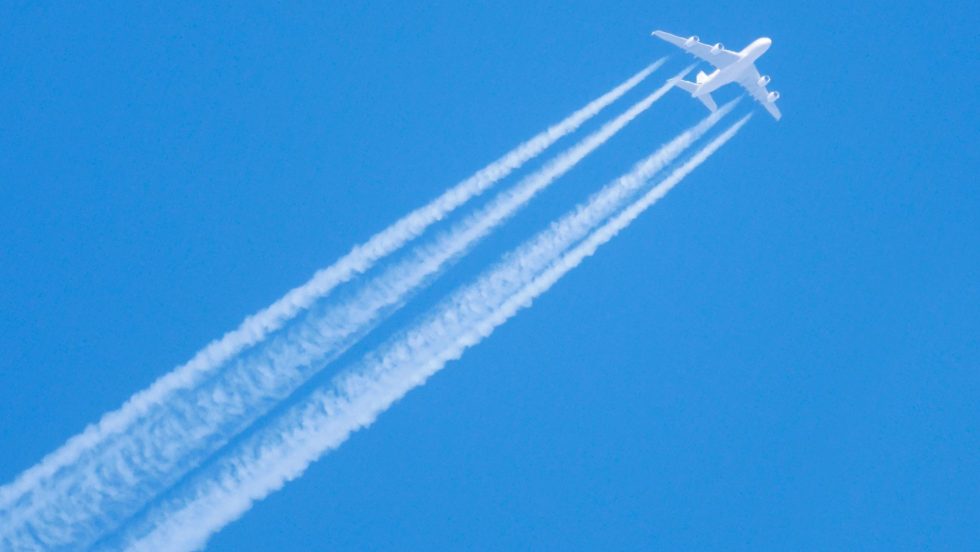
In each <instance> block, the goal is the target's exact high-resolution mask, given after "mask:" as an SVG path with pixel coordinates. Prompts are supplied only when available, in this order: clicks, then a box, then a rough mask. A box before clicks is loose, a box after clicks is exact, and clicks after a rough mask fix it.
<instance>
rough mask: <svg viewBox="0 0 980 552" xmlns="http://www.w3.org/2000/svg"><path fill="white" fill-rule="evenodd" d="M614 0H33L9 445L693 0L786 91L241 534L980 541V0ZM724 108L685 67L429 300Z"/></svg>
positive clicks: (206, 333) (222, 323)
mask: <svg viewBox="0 0 980 552" xmlns="http://www.w3.org/2000/svg"><path fill="white" fill-rule="evenodd" d="M604 4H605V3H601V2H593V3H587V2H582V3H569V2H548V3H535V4H534V5H532V6H527V5H523V3H516V2H515V3H510V4H508V3H503V2H498V3H492V4H489V3H488V4H485V5H464V4H463V3H459V4H458V5H438V4H433V5H412V6H409V5H407V3H406V5H403V6H398V5H390V4H387V3H385V4H381V3H377V4H375V5H357V6H353V5H352V6H331V5H325V4H320V3H302V4H295V5H290V6H288V7H279V8H272V7H263V6H257V5H256V6H247V5H245V4H243V3H240V4H235V5H231V4H229V5H223V6H217V5H210V6H195V5H191V4H187V5H182V6H170V5H168V6H167V7H166V8H162V7H157V6H149V5H147V6H139V5H136V4H131V3H119V4H116V5H113V4H101V5H90V6H70V7H69V6H38V5H22V6H13V5H10V6H6V7H4V8H2V10H0V46H2V47H0V63H2V66H3V69H4V71H3V73H4V75H5V76H4V77H3V78H2V79H0V128H3V129H4V131H3V132H0V182H2V189H3V194H2V201H0V282H3V285H2V286H0V350H3V351H4V354H3V355H0V448H2V454H0V480H3V481H4V482H6V481H9V480H11V479H12V478H13V477H15V476H16V475H17V474H18V473H19V472H21V471H22V470H24V469H25V468H27V467H29V466H31V465H32V464H34V463H35V462H37V461H38V460H39V459H40V458H41V457H42V456H43V455H44V454H45V453H47V452H49V451H51V450H53V449H55V448H56V447H57V446H59V445H60V444H61V443H63V442H64V441H65V440H66V439H67V438H68V437H70V436H72V435H74V434H75V433H77V432H78V431H79V430H81V429H82V427H83V425H84V424H85V423H88V422H91V421H94V420H96V419H97V418H98V417H99V415H101V414H102V413H103V412H106V411H108V410H111V409H113V408H116V407H117V406H119V405H120V404H121V403H122V402H123V401H124V400H125V399H126V398H127V397H129V396H130V395H131V394H132V393H133V392H135V391H137V390H139V389H141V388H143V387H145V386H146V385H148V384H149V383H151V382H152V381H153V380H154V379H155V378H157V377H159V376H160V375H162V374H164V373H166V372H167V371H169V370H170V369H171V368H173V367H174V366H176V365H178V364H180V363H182V362H183V361H185V360H187V359H188V358H189V357H190V356H191V355H192V354H193V353H194V352H195V351H197V350H198V349H199V348H200V347H201V346H203V345H204V344H206V343H207V342H209V341H210V340H211V339H213V338H215V337H218V336H220V335H221V334H222V333H224V332H225V331H227V330H230V329H232V328H234V327H235V326H237V325H238V323H239V322H240V321H241V319H242V318H243V317H244V316H245V315H247V314H249V313H252V312H254V311H256V310H258V309H260V308H262V307H264V306H265V305H267V304H269V303H271V302H272V301H274V300H275V299H276V298H278V297H279V296H280V295H281V294H282V293H283V292H285V291H286V290H288V289H290V288H292V287H294V286H296V285H298V284H300V283H302V282H303V281H305V280H306V279H307V278H308V277H309V276H310V275H311V274H312V273H313V272H314V271H315V270H316V269H317V268H320V267H322V266H325V265H327V264H329V263H330V262H331V261H333V260H334V259H336V258H337V257H338V256H340V255H341V254H343V253H345V252H346V251H347V250H348V249H349V248H350V247H351V246H352V245H354V244H356V243H358V242H360V241H363V240H364V239H365V238H367V237H369V236H370V235H371V234H372V233H374V232H375V231H377V230H380V229H381V228H383V227H384V226H385V225H386V224H387V223H388V222H390V221H393V220H395V219H396V218H397V217H398V216H400V215H402V214H404V213H406V212H408V211H409V210H410V209H412V208H414V207H416V206H418V205H421V204H422V203H424V202H425V201H427V200H428V199H430V198H432V197H434V196H436V195H438V193H439V192H441V191H442V190H443V189H444V188H446V187H447V186H449V185H451V184H452V183H454V182H456V181H458V180H459V179H460V178H463V177H465V176H467V175H468V174H470V173H471V172H472V171H473V170H475V169H477V168H479V167H481V166H483V165H484V164H486V163H487V162H488V161H490V160H492V159H494V158H496V157H497V156H498V155H500V154H501V153H503V152H505V151H507V150H508V149H510V148H511V147H513V146H514V145H516V144H517V143H518V142H520V141H521V140H524V139H526V138H528V137H530V136H531V135H533V134H534V133H536V132H538V131H539V130H541V129H542V128H544V127H545V126H547V125H548V124H550V123H552V122H555V121H557V120H559V119H561V118H562V117H563V116H565V115H566V114H567V113H569V112H570V111H572V110H573V109H576V108H577V107H579V106H581V105H582V104H584V103H585V102H586V101H588V100H589V99H591V98H593V97H595V96H596V95H598V94H600V93H602V92H603V91H605V90H607V89H609V88H610V87H612V86H613V85H614V84H616V83H618V82H620V81H622V80H623V79H625V78H626V77H627V76H629V75H630V74H632V73H634V72H635V71H637V70H639V69H640V68H641V67H642V66H644V65H645V64H647V63H649V62H650V61H652V60H654V59H656V58H657V57H660V56H662V55H667V54H674V52H672V51H671V49H670V48H669V47H668V46H667V45H665V44H663V43H660V42H659V41H656V40H655V39H652V38H650V37H649V36H648V35H649V32H650V31H651V30H653V29H655V28H663V29H665V30H668V31H671V32H675V33H677V34H681V35H687V34H698V35H699V36H700V37H701V38H702V39H703V40H705V41H709V42H715V41H722V42H724V43H725V45H726V46H728V47H729V48H733V49H737V48H741V47H742V46H743V45H745V44H747V43H748V42H750V41H751V40H752V39H754V38H756V37H757V36H760V35H767V36H770V37H772V38H773V41H774V44H773V47H772V49H771V50H770V51H769V52H768V53H767V54H766V56H765V57H764V58H763V59H762V60H761V61H760V69H761V70H762V71H763V72H764V73H768V74H771V75H772V76H773V83H772V88H774V89H776V90H779V91H780V92H781V93H782V96H783V98H782V100H781V101H780V105H781V108H782V110H783V114H784V118H783V120H782V121H781V122H779V123H778V124H776V123H774V122H772V121H771V120H769V118H768V117H766V116H764V114H763V113H760V115H759V116H756V117H755V119H754V120H753V121H752V122H751V123H750V124H749V125H748V126H747V127H746V129H745V130H744V131H743V132H742V133H741V134H740V135H739V136H738V137H737V138H736V139H735V140H734V141H733V142H732V143H731V144H730V145H728V146H726V147H725V148H724V149H723V150H722V151H721V152H719V153H718V154H717V155H715V156H714V157H713V158H712V159H710V160H709V161H708V162H707V163H706V164H705V165H704V166H702V167H701V168H700V169H698V170H697V172H695V173H694V174H693V175H692V176H691V177H689V178H688V179H687V180H686V181H685V182H684V183H683V184H682V185H681V187H680V188H679V189H678V190H677V191H676V192H674V193H672V194H671V195H670V196H669V197H668V198H667V199H665V200H664V201H663V202H661V203H659V204H658V205H657V206H655V207H654V208H653V209H652V210H651V211H650V212H648V213H647V214H646V215H644V216H643V217H642V218H641V219H640V220H639V221H637V222H636V223H635V224H634V225H633V226H631V227H630V228H629V229H628V230H627V231H626V232H624V233H623V234H622V235H621V236H619V237H618V238H617V239H616V240H614V241H613V242H612V243H610V244H609V245H608V246H606V247H604V248H603V249H602V250H601V251H600V252H599V254H598V255H597V256H596V257H594V258H592V259H591V260H589V261H587V262H586V263H585V264H584V265H583V266H582V267H580V268H579V269H577V270H576V271H574V272H573V273H571V274H570V275H569V276H568V277H567V278H565V279H564V280H562V281H561V282H560V283H559V284H558V285H557V286H556V287H555V288H554V289H553V290H552V291H551V292H549V293H548V294H547V295H545V296H544V297H543V298H541V299H540V300H539V301H537V302H536V303H535V305H534V307H533V308H531V309H530V310H527V311H524V312H523V313H521V314H520V315H519V316H518V317H516V318H515V319H514V320H512V321H511V322H509V323H508V324H507V325H505V326H504V327H502V328H501V329H500V330H498V331H497V332H496V333H495V334H494V335H493V336H492V338H490V339H489V340H487V341H486V342H484V343H483V344H481V345H479V346H478V347H476V348H474V349H473V350H471V351H469V352H468V353H467V354H466V355H465V356H464V358H463V359H462V360H461V361H459V362H456V363H453V364H452V365H451V366H450V367H449V369H447V370H445V371H444V372H442V373H440V374H438V375H437V376H436V377H435V378H434V379H433V380H432V381H430V382H429V383H428V384H427V385H426V386H424V387H422V388H420V389H417V390H416V391H414V392H412V393H411V394H410V395H409V396H408V397H407V398H406V399H405V400H403V401H402V402H400V403H398V404H397V405H396V406H395V407H394V408H392V410H391V411H389V412H388V413H386V414H385V415H384V416H383V417H382V418H381V420H380V421H379V422H378V423H377V424H376V425H375V426H373V427H372V428H371V429H369V430H367V431H364V432H360V433H358V434H356V435H355V436H354V437H353V438H352V439H351V440H350V442H348V443H347V444H346V445H344V446H343V447H342V448H341V449H340V450H338V451H337V452H335V453H332V454H329V455H327V456H326V457H324V458H323V459H322V460H321V461H319V462H318V463H317V464H315V465H314V466H313V467H312V468H311V469H310V470H309V471H308V472H307V474H306V475H305V476H304V477H303V478H302V479H301V480H299V481H297V482H295V483H293V484H290V485H289V486H287V487H286V488H285V489H284V490H283V491H281V492H279V493H277V494H275V495H273V496H271V497H270V498H269V499H267V500H265V501H264V502H262V503H260V504H259V505H257V506H256V507H255V508H254V509H253V510H252V511H251V512H250V513H249V514H247V515H246V516H245V517H244V518H243V519H242V520H241V521H239V522H238V523H235V524H233V525H231V526H229V527H228V528H227V529H225V530H224V531H223V532H221V533H220V534H219V535H218V536H217V537H216V538H215V539H214V540H213V541H212V543H211V549H214V550H267V549H306V550H309V549H324V550H326V549H392V548H395V549H412V548H474V549H501V548H528V547H531V548H563V549H596V548H613V549H646V548H672V549H676V548H680V549H692V548H752V549H758V548H779V549H786V548H791V549H796V548H805V549H840V548H872V549H895V548H916V549H919V548H925V547H935V548H945V549H966V548H968V547H969V546H970V545H971V544H972V545H975V543H976V542H977V541H978V539H980V534H978V533H980V531H978V530H977V529H976V527H978V526H980V505H978V502H977V499H976V495H977V491H978V489H980V476H978V475H977V474H978V473H980V465H978V462H977V459H976V451H977V449H978V445H980V442H978V441H980V439H978V435H980V433H978V431H980V428H978V422H980V414H978V412H980V411H978V409H977V400H976V397H977V396H978V392H980V376H978V373H977V368H978V366H980V346H978V339H977V335H978V333H980V331H978V330H980V314H978V313H980V284H978V282H980V274H978V272H980V226H978V222H977V220H978V218H977V215H978V208H980V191H978V189H977V181H976V180H977V179H976V174H977V173H978V169H980V167H978V166H977V165H978V163H977V155H976V150H977V146H978V143H977V135H978V134H977V129H978V122H980V121H978V119H977V113H976V100H975V98H976V91H975V90H976V86H977V85H978V84H980V83H978V80H977V77H976V75H977V71H978V69H980V68H978V67H977V57H976V51H977V49H978V47H980V44H978V43H977V42H978V41H977V37H976V28H977V25H978V24H980V21H978V16H977V12H976V10H975V9H973V8H971V6H970V5H969V4H966V3H962V4H957V3H946V4H943V5H942V7H941V8H939V7H931V6H930V7H922V5H921V4H918V3H904V2H864V3H860V4H857V5H854V4H852V3H845V2H822V3H815V4H814V5H809V6H806V7H804V6H800V5H787V4H784V3H773V2H753V3H749V2H744V3H733V2H686V3H671V4H661V3H656V2H622V3H617V5H616V6H608V5H604ZM688 61H689V60H688V59H687V58H683V57H681V55H679V54H674V55H673V57H672V58H671V59H670V61H669V62H668V65H667V66H666V67H665V68H664V69H663V70H662V71H660V72H659V73H657V75H656V76H655V78H654V81H656V80H659V79H661V78H665V77H666V76H667V75H668V74H670V73H671V72H674V71H677V70H679V69H680V68H681V67H683V65H684V64H685V63H687V62H688ZM654 81H651V82H650V83H647V86H646V87H645V88H644V89H645V90H649V89H650V87H651V86H652V85H654V84H655V82H654ZM734 95H735V92H734V91H732V90H729V91H727V93H726V94H723V95H722V98H728V97H733V96H734ZM630 98H631V99H633V98H635V96H630ZM623 107H625V104H623V105H619V104H617V106H616V107H615V108H614V109H613V110H612V111H610V112H609V113H610V114H611V113H615V112H617V111H619V110H620V109H622V108H623ZM743 109H744V108H743ZM701 116H703V108H702V107H701V106H700V105H699V104H698V103H697V102H694V101H693V100H690V98H685V97H684V96H683V94H681V93H680V92H676V91H675V92H673V93H671V94H670V95H669V96H668V97H666V98H665V99H664V100H663V101H661V102H660V103H658V104H657V105H656V106H654V108H653V109H652V110H651V111H650V112H649V113H647V114H646V115H644V116H643V118H641V119H640V120H638V121H637V122H636V123H635V124H633V125H631V127H630V128H629V129H627V130H626V131H624V132H623V133H622V134H621V135H619V136H617V137H616V138H615V139H614V140H613V141H612V142H610V143H609V144H608V145H607V146H605V147H604V148H603V149H602V150H601V151H600V152H598V153H597V154H596V155H594V156H592V157H590V158H589V159H588V160H587V162H585V163H583V165H582V166H581V167H580V168H578V169H576V170H575V171H574V172H573V173H571V174H569V175H568V176H567V177H566V178H564V179H562V181H560V183H558V184H557V185H556V186H555V187H554V188H553V189H551V190H549V191H548V192H547V193H545V194H544V195H542V196H541V197H540V198H539V199H538V200H537V201H536V202H535V203H534V204H533V205H532V206H531V208H529V209H528V210H526V211H525V212H523V213H521V215H520V216H518V217H516V218H515V219H514V220H513V221H512V223H511V224H510V225H509V226H508V227H507V228H506V229H504V230H503V231H502V232H500V233H499V234H498V235H496V236H494V238H493V239H491V240H488V241H487V243H485V244H484V245H482V246H481V247H479V248H478V249H476V250H475V251H474V252H473V254H472V255H471V257H470V258H467V259H466V260H465V261H463V262H461V263H460V264H459V265H458V266H457V267H456V268H455V269H454V271H452V272H451V273H449V274H447V275H446V279H445V281H441V282H437V283H436V284H435V285H434V286H433V287H432V288H431V289H430V290H428V291H427V292H426V294H423V297H421V298H420V299H422V300H423V301H424V300H425V299H426V298H427V297H429V296H431V297H432V298H434V297H436V296H438V295H440V294H443V293H445V292H448V291H450V290H451V289H453V284H455V283H460V282H464V281H466V280H467V279H468V278H469V277H472V275H474V274H475V273H476V271H477V270H479V268H478V267H480V266H485V265H486V264H487V263H489V262H491V261H492V260H494V259H496V258H498V257H499V255H500V253H501V251H504V250H506V249H507V248H509V247H511V246H513V245H514V244H516V243H519V242H520V240H522V239H523V238H525V237H527V236H528V235H530V234H531V233H533V232H534V231H536V230H538V229H540V228H542V227H543V226H544V225H545V224H546V223H547V222H548V221H549V220H551V218H553V217H554V216H557V215H558V214H560V213H562V212H564V211H565V210H567V209H568V208H569V207H570V206H572V205H574V204H575V203H576V202H577V201H579V200H581V199H582V198H584V197H585V196H586V195H587V194H588V193H589V192H590V191H592V190H594V189H596V188H597V187H598V186H599V185H601V184H603V183H605V182H606V181H607V180H609V179H610V178H611V177H614V176H616V175H618V174H620V173H621V172H623V171H625V170H626V169H627V168H628V167H629V166H630V164H631V163H632V162H633V161H635V160H636V159H638V158H640V157H641V156H643V155H645V154H647V153H648V152H650V151H651V150H652V149H654V148H655V147H657V146H658V145H659V144H661V143H662V142H663V141H665V140H667V139H668V138H670V137H671V136H673V134H674V133H676V132H677V131H678V130H680V129H683V128H685V127H687V126H688V125H690V124H692V123H694V122H695V121H696V120H698V119H699V118H700V117H701Z"/></svg>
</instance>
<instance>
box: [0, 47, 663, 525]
mask: <svg viewBox="0 0 980 552" xmlns="http://www.w3.org/2000/svg"><path fill="white" fill-rule="evenodd" d="M665 59H666V58H661V59H659V60H657V61H656V62H654V63H653V64H651V65H649V66H647V67H646V68H644V69H643V70H641V71H640V72H638V73H637V74H635V75H633V76H632V77H630V78H629V79H627V80H626V81H625V82H623V83H622V84H620V85H618V86H616V87H615V88H613V89H612V90H610V91H609V92H606V93H605V94H603V95H602V96H600V97H598V98H596V99H595V100H593V101H592V102H590V103H589V104H587V105H586V106H585V107H583V108H581V109H579V110H578V111H576V112H574V113H573V114H572V115H570V116H568V117H567V118H565V119H564V120H562V121H561V122H559V123H557V124H555V125H553V126H551V127H549V128H548V129H547V130H545V131H543V132H541V133H539V134H538V135H536V136H534V137H533V138H531V139H530V140H528V141H526V142H524V143H522V144H521V145H519V146H518V147H516V148H515V149H513V150H511V151H510V152H508V153H507V154H505V155H504V156H503V157H501V158H499V159H497V160H496V161H494V162H493V163H491V164H489V165H487V166H486V167H484V168H483V169H481V170H480V171H478V172H476V173H475V174H473V175H472V176H470V177H469V178H467V179H466V180H463V181H462V182H460V183H458V184H456V185H455V186H453V187H452V188H450V189H449V190H447V191H446V192H444V193H443V194H442V195H441V196H439V197H438V198H436V199H435V200H433V201H432V202H430V203H429V204H427V205H425V206H423V207H421V208H419V209H416V210H415V211H412V212H411V213H409V214H408V215H406V216H405V217H403V218H402V219H400V220H398V221H397V222H395V223H394V224H392V225H391V226H389V227H388V228H386V229H385V230H383V231H381V232H379V233H378V234H375V235H374V236H372V237H371V238H370V239H369V240H368V241H367V242H365V243H363V244H361V245H358V246H356V247H354V248H353V249H352V250H351V251H350V252H349V253H347V254H346V255H345V256H343V257H341V258H340V259H339V260H338V261H337V262H335V263H334V264H333V265H331V266H329V267H327V268H325V269H322V270H320V271H318V272H317V273H316V274H314V276H313V278H312V279H310V281H308V282H307V283H305V284H303V285H301V286H299V287H297V288H295V289H293V290H291V291H289V292H288V293H287V294H286V295H284V296H283V297H282V298H281V299H279V300H278V301H276V302H275V303H273V304H272V305H270V306H269V307H267V308H265V309H264V310H262V311H259V312H258V313H256V314H254V315H252V316H249V317H248V318H246V319H245V320H244V321H243V322H242V324H241V325H240V326H239V327H238V328H237V329H236V330H233V331H231V332H229V333H227V334H225V335H224V336H223V337H221V339H219V340H216V341H213V342H211V343H210V344H208V345H207V346H206V347H205V348H204V349H202V350H201V351H199V352H198V353H197V354H196V355H195V356H194V357H193V358H192V359H191V360H190V361H188V362H187V363H186V364H184V365H181V366H179V367H177V368H176V369H174V370H173V371H171V372H170V373H168V374H166V375H165V376H162V377H161V378H160V379H158V380H157V381H155V382H154V383H153V384H152V385H151V386H150V387H148V388H147V389H145V390H143V391H141V392H139V393H136V394H135V395H133V396H132V397H131V398H130V399H129V400H128V401H126V403H125V404H123V405H122V407H120V408H119V409H118V410H116V411H114V412H111V413H108V414H106V415H104V416H103V417H102V419H101V420H99V422H98V423H96V424H93V425H90V426H88V427H86V428H85V430H84V431H83V432H82V433H80V434H79V435H76V436H75V437H72V438H71V439H69V440H68V441H67V442H66V443H65V444H64V445H62V446H61V447H60V448H59V449H58V450H56V451H54V452H52V453H51V454H49V455H48V456H46V457H45V458H43V459H42V460H41V462H39V463H38V464H36V465H35V466H33V467H31V468H29V469H27V470H25V471H24V472H23V473H22V474H21V475H20V476H18V478H17V479H16V480H15V481H13V482H11V483H10V484H8V485H6V486H4V487H0V510H2V509H4V508H6V507H8V506H10V504H11V503H12V502H14V501H16V500H18V499H19V498H20V497H21V496H22V495H23V494H24V493H26V492H28V491H29V490H30V489H32V488H34V487H35V486H36V485H37V484H38V483H39V482H41V481H42V480H43V479H45V478H47V477H50V476H51V475H53V474H54V473H55V472H56V471H58V470H59V469H62V468H64V467H66V466H69V465H71V464H72V463H73V462H74V461H75V459H76V458H78V456H79V455H80V454H81V453H82V452H83V451H85V450H87V449H89V448H90V447H92V446H93V445H94V444H97V443H99V442H100V441H102V440H103V439H104V438H105V437H106V436H107V435H111V434H114V433H119V432H121V431H124V430H125V429H126V428H127V427H128V426H129V424H131V423H132V421H133V420H135V419H137V418H138V417H140V416H141V415H142V414H143V413H144V412H146V411H148V410H150V409H151V408H153V407H155V406H159V405H160V404H162V403H163V402H164V401H165V400H166V398H167V397H168V396H169V395H170V394H171V393H173V392H174V391H175V390H178V389H183V388H187V387H189V386H191V385H194V384H195V383H196V382H198V381H200V380H201V379H203V378H204V377H207V376H208V375H209V374H211V373H212V372H213V371H214V369H215V368H217V367H219V366H221V365H222V364H223V363H225V362H226V361H227V360H228V359H229V358H231V357H233V356H234V355H236V354H238V353H239V352H240V351H242V350H244V349H246V348H248V347H250V346H252V345H254V344H256V343H258V342H259V341H261V340H263V339H264V338H265V337H266V336H267V335H268V334H269V333H270V332H272V331H275V330H277V329H279V328H280V327H282V325H283V324H284V323H285V322H286V321H288V320H290V319H291V318H293V317H294V316H295V315H296V314H297V313H299V312H301V311H302V310H304V309H306V308H307V307H309V306H310V305H311V304H312V303H313V302H314V301H316V300H317V299H319V298H320V297H323V296H324V295H326V294H327V293H329V292H330V291H331V290H332V289H334V288H335V287H336V286H337V285H339V284H341V283H343V282H345V281H347V280H349V279H350V278H352V277H354V276H356V275H357V274H360V273H363V272H364V271H366V270H368V269H369V268H371V267H372V266H373V265H374V264H375V263H376V262H377V261H378V260H380V259H382V258H384V257H386V256H387V255H389V254H390V253H392V252H394V251H396V250H398V249H399V248H401V247H402V246H403V245H404V244H405V243H407V242H409V241H411V240H413V239H414V238H416V237H418V236H419V235H420V234H422V232H424V231H425V230H426V229H427V228H428V227H429V226H431V225H432V224H433V223H435V222H437V221H439V220H441V219H443V218H444V217H445V216H446V215H448V214H449V213H450V212H452V211H453V210H455V209H456V208H458V207H460V206H461V205H463V204H464V203H466V202H467V201H469V200H470V199H472V198H474V197H476V196H477V195H479V194H481V193H482V192H484V191H486V190H487V189H488V188H490V187H491V186H492V185H494V184H495V183H496V182H498V181H499V180H501V179H502V178H504V177H506V176H508V175H509V174H510V173H511V172H512V171H514V170H516V169H518V168H519V167H521V166H522V165H523V164H524V163H526V162H527V161H529V160H531V159H533V158H535V157H537V156H538V155H539V154H540V153H542V152H543V151H545V150H546V149H548V148H549V147H550V146H551V145H552V144H554V143H555V142H556V141H558V140H559V139H560V138H562V137H564V136H566V135H567V134H569V133H571V132H573V131H575V130H576V129H578V127H580V126H581V125H582V124H583V123H585V122H586V121H588V120H589V119H591V118H592V117H594V116H595V115H597V114H598V113H599V112H601V111H602V110H603V109H604V108H606V107H608V106H609V105H610V104H612V103H613V102H615V101H616V100H618V99H619V98H620V97H622V96H623V95H624V94H626V93H627V92H629V91H630V90H632V89H633V88H634V87H636V86H637V85H638V84H640V83H641V82H642V81H643V80H644V79H646V77H648V76H649V75H650V74H651V73H653V72H654V71H656V70H657V69H658V68H659V67H660V66H661V65H663V63H664V61H665Z"/></svg>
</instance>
